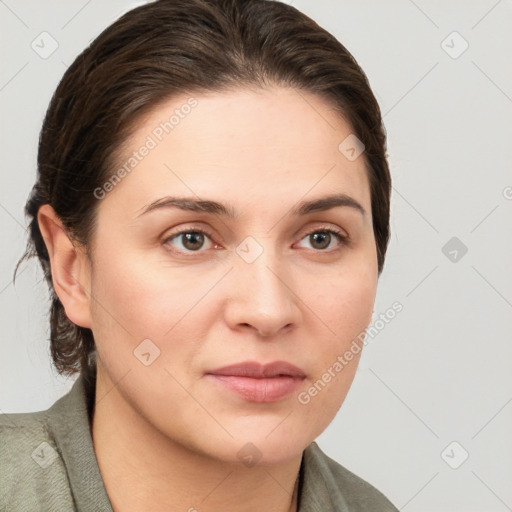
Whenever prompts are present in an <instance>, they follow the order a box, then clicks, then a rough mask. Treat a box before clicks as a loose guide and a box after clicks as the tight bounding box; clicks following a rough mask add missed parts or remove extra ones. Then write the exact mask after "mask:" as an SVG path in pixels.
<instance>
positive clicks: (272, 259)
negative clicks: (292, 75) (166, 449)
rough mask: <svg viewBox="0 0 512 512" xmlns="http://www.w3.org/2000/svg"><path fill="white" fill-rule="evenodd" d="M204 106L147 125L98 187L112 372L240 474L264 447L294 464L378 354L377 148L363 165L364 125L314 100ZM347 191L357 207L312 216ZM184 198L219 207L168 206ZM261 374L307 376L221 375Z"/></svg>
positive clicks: (174, 106) (187, 440)
mask: <svg viewBox="0 0 512 512" xmlns="http://www.w3.org/2000/svg"><path fill="white" fill-rule="evenodd" d="M194 98H195V100H190V98H189V96H186V95H184V96H181V97H179V98H174V99H173V100H172V101H168V102H166V103H164V104H163V105H161V106H159V107H158V108H157V109H156V110H155V111H154V112H152V113H151V114H150V115H148V116H146V118H145V119H144V120H143V121H142V122H141V123H140V124H139V125H138V127H137V130H136V132H135V133H134V135H133V136H132V137H131V138H130V139H129V140H128V141H127V143H126V145H125V146H124V153H123V155H122V156H121V157H120V158H119V160H118V162H117V163H118V166H117V167H116V170H117V169H120V168H122V167H123V166H125V164H126V166H125V167H124V169H125V171H124V172H123V171H119V172H118V173H117V177H118V178H119V179H117V180H115V181H111V182H109V183H108V184H106V185H105V187H103V188H102V190H101V191H98V190H97V191H96V192H95V193H96V195H97V196H98V197H103V196H104V197H103V198H102V199H101V200H100V201H99V209H98V224H97V231H96V232H95V236H94V239H93V241H92V247H93V251H94V252H93V266H92V268H91V274H90V279H91V281H90V286H91V288H90V289H91V296H92V300H91V301H90V324H91V328H92V330H93V333H94V338H95V340H96V344H97V352H98V371H99V372H100V376H103V378H104V379H107V380H108V381H109V382H111V383H112V385H114V383H116V384H115V386H116V390H117V391H118V394H119V396H120V397H121V398H122V400H123V401H124V402H126V404H128V405H129V406H130V408H131V409H133V411H135V414H136V418H137V419H138V420H140V421H142V422H143V424H145V425H147V426H150V427H151V428H154V429H156V431H159V432H160V433H163V434H164V435H165V436H166V437H167V438H169V439H170V440H173V441H174V442H177V443H179V444H180V445H183V446H185V447H187V448H188V449H191V450H193V451H194V452H198V453H201V454H203V455H207V456H210V457H214V458H216V459H220V460H224V461H231V462H238V461H239V459H240V456H241V455H240V453H242V454H243V453H245V452H244V451H243V450H245V451H249V452H250V451H251V450H254V454H253V455H256V454H258V455H257V456H258V457H260V456H261V459H260V464H266V463H267V464H273V463H278V462H280V461H285V460H287V459H290V458H292V457H295V456H297V455H298V454H299V453H301V451H302V450H303V449H304V448H305V447H306V446H307V445H308V444H309V443H311V442H312V441H313V440H314V439H315V438H316V437H317V436H318V435H319V434H320V433H321V432H322V431H323V430H324V429H325V428H326V427H327V425H328V424H329V423H330V422H331V421H332V419H333V418H334V416H335V415H336V413H337V411H338V409H339V408H340V406H341V404H342V403H343V400H344V399H345V396H346V394H347V391H348V389H349V387H350V384H351V382H352V379H353V377H354V373H355V370H356V366H357V362H358V359H359V356H360V351H359V350H356V349H355V348H354V347H356V345H354V343H353V341H354V340H357V338H358V336H359V345H358V347H360V346H361V339H362V338H361V337H360V335H361V333H362V332H363V331H364V329H365V328H366V327H367V325H368V324H369V322H370V319H371V313H372V310H373V303H374V299H375V293H376V286H377V257H376V247H375V240H374V236H373V229H372V212H371V201H370V190H369V182H368V178H367V174H366V170H365V165H364V160H363V158H364V153H363V155H361V157H359V158H355V157H356V156H357V153H358V151H359V150H360V148H359V147H358V146H357V145H356V146H354V142H353V141H354V139H353V138H352V137H351V138H349V139H347V137H349V136H350V135H351V133H352V130H351V128H350V126H349V125H348V124H347V123H346V122H345V121H344V120H343V119H341V118H340V116H339V115H338V114H337V113H335V112H334V111H333V110H332V109H331V108H330V106H329V105H328V104H327V103H325V102H324V101H323V100H321V99H319V98H317V97H316V96H313V95H311V94H308V93H305V92H302V91H301V92H300V93H299V92H297V91H296V90H293V89H284V88H272V89H267V90H265V91H263V90H260V91H246V90H239V91H236V92H229V93H209V94H198V95H196V96H194ZM187 101H188V103H187ZM173 116H174V117H173ZM170 119H171V121H169V120H170ZM166 123H167V124H166ZM345 139H347V140H346V141H345ZM343 141H345V142H344V143H343V144H342V145H341V149H340V144H341V143H342V142H343ZM352 147H353V148H354V151H352V150H351V148H352ZM143 148H146V149H143ZM112 183H114V185H112ZM105 191H108V192H106V193H105ZM334 195H340V196H339V197H341V198H342V199H343V198H344V199H343V200H342V201H341V204H338V205H337V206H333V205H331V207H329V208H321V207H316V208H315V207H313V208H302V210H305V211H301V206H303V205H305V204H308V203H310V202H316V201H318V200H320V199H322V198H327V197H331V196H334ZM171 197H172V198H174V199H180V200H184V199H187V201H188V203H186V204H185V206H187V205H188V206H190V207H191V206H192V205H194V204H196V205H199V206H201V205H202V206H203V207H204V208H203V211H198V210H199V208H194V209H192V208H190V209H183V208H179V207H177V206H172V204H171V202H168V203H167V205H166V203H165V201H166V199H169V198H171ZM200 201H202V202H203V203H200ZM210 201H215V203H219V204H221V205H223V206H222V210H225V212H228V214H226V213H225V212H224V211H221V208H215V207H212V206H211V205H210V206H208V205H209V204H210V203H209V202H210ZM151 205H153V206H151ZM156 205H158V206H156ZM317 206H321V203H319V204H317ZM229 213H231V214H232V215H230V214H229ZM326 230H331V231H330V232H326ZM180 231H184V232H185V234H181V235H179V234H178V233H179V232H180ZM187 233H188V234H187ZM335 233H339V235H340V236H339V237H338V236H337V235H336V234H335ZM347 351H348V352H351V354H352V357H350V356H346V353H347ZM248 361H252V362H258V363H260V364H262V365H265V364H267V363H271V362H275V361H286V362H288V363H290V364H293V365H294V366H296V367H297V368H299V369H300V370H301V371H302V372H303V378H298V377H295V378H292V377H280V378H279V377H274V378H273V379H270V378H269V379H254V378H248V377H238V378H236V377H227V378H221V377H219V376H216V377H215V376H213V375H211V372H213V371H214V370H216V369H219V368H222V367H226V366H229V365H234V364H237V363H244V362H248ZM341 361H343V363H342V362H341ZM340 367H341V369H340ZM225 373H229V372H225ZM285 373H286V371H285ZM237 389H238V391H237ZM105 400H108V397H107V398H106V399H105ZM247 443H252V445H254V447H255V448H254V447H253V446H252V445H248V444H247ZM242 448H243V450H242V452H240V450H241V449H242ZM256 450H257V451H256ZM239 452H240V453H239ZM258 452H259V453H258Z"/></svg>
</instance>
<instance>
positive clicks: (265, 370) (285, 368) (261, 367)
mask: <svg viewBox="0 0 512 512" xmlns="http://www.w3.org/2000/svg"><path fill="white" fill-rule="evenodd" d="M208 373H209V374H212V375H226V376H234V377H251V378H254V379H265V378H272V377H281V376H288V377H300V378H304V377H305V376H306V374H305V373H304V372H303V371H302V370H301V369H300V368H298V367H297V366H295V365H293V364H291V363H288V362H286V361H274V362H272V363H267V364H261V363H258V362H257V361H244V362H242V363H236V364H232V365H229V366H223V367H222V368H217V369H216V370H212V371H209V372H208Z"/></svg>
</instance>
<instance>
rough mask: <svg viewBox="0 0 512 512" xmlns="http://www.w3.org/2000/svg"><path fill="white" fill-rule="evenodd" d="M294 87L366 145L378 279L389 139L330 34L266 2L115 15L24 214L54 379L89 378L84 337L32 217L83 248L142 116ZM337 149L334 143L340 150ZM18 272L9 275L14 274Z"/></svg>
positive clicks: (71, 75)
mask: <svg viewBox="0 0 512 512" xmlns="http://www.w3.org/2000/svg"><path fill="white" fill-rule="evenodd" d="M269 85H282V86H286V87H293V88H295V89H296V90H298V91H306V92H310V93H314V94H317V95H319V96H320V97H322V98H323V99H325V100H327V101H328V102H329V104H331V105H332V106H333V107H334V108H335V109H337V110H338V111H339V113H340V115H343V116H344V118H345V119H346V120H347V121H348V122H349V123H350V125H351V127H352V129H353V131H354V133H355V135H356V136H357V137H358V138H359V139H360V140H361V141H362V142H363V144H364V145H365V151H364V153H363V156H364V159H365V163H366V167H367V172H368V178H369V183H370V192H371V204H372V216H373V230H374V234H375V240H376V246H377V260H378V271H379V274H380V273H381V272H382V268H383V265H384V258H385V254H386V249H387V245H388V240H389V211H390V195H391V178H390V174H389V168H388V163H387V155H386V132H385V129H384V126H383V123H382V118H381V112H380V109H379V105H378V103H377V100H376V99H375V97H374V95H373V93H372V91H371V88H370V85H369V83H368V80H367V78H366V75H365V74H364V72H363V71H362V69H361V68H360V67H359V65H358V64H357V62H356V61H355V59H354V58H353V57H352V55H351V54H350V53H349V52H348V51H347V50H346V48H345V47H344V46H343V45H342V44H341V43H340V42H339V41H338V40H337V39H336V38H335V37H334V36H332V35H331V34H330V33H329V32H327V31H326V30H324V29H323V28H321V27H320V26H319V25H318V24H317V23H316V22H314V21H313V20H312V19H310V18H309V17H308V16H306V15H305V14H303V13H301V12H300V11H299V10H297V9H295V8H294V7H292V6H289V5H287V4H284V3H280V2H278V1H272V0H158V1H155V2H152V3H149V4H146V5H144V6H141V7H137V8H136V9H133V10H131V11H129V12H128V13H126V14H124V15H123V16H122V17H121V18H119V19H118V20H117V21H116V22H115V23H113V24H112V25H110V26H109V27H108V28H107V29H105V30H104V31H103V32H102V33H101V34H100V35H99V36H98V37H97V38H96V39H95V40H94V41H93V42H92V43H91V45H90V46H89V47H88V48H86V49H85V50H84V51H83V52H82V53H81V54H80V55H79V56H78V57H77V58H76V59H75V61H74V62H73V64H72V65H71V66H70V67H69V68H68V70H67V71H66V72H65V74H64V76H63V78H62V80H61V81H60V83H59V85H58V87H57V89H56V91H55V93H54V95H53V97H52V100H51V102H50V105H49V107H48V110H47V112H46V116H45V119H44V122H43V125H42V129H41V133H40V139H39V149H38V158H37V165H38V173H37V181H36V183H35V185H34V187H33V189H32V192H31V194H30V196H29V198H28V201H27V204H26V206H25V213H26V215H27V216H28V218H29V222H30V223H29V240H28V243H27V249H26V252H25V254H24V255H23V257H22V258H21V259H20V261H19V262H18V265H17V267H16V270H17V268H18V266H19V264H20V263H21V262H22V261H23V260H24V259H26V258H30V257H33V256H37V257H38V259H39V261H40V263H41V266H42V268H43V271H44V275H45V278H46V280H47V282H48V286H49V288H50V294H51V306H50V308H51V310H50V347H51V355H52V359H53V361H54V365H55V367H56V369H57V371H58V372H59V373H62V374H67V375H70V374H73V373H75V372H78V371H82V373H83V374H84V376H85V378H86V379H87V378H88V376H89V378H90V375H92V372H94V366H95V365H94V362H93V360H94V358H93V357H91V355H93V354H94V352H93V350H94V338H93V334H92V331H91V330H90V329H87V328H83V327H80V326H77V325H75V324H73V323H72V322H71V321H70V320H69V319H68V318H67V316H66V313H65V311H64V308H63V306H62V303H61V302H60V300H59V298H58V297H57V295H56V293H55V290H54V288H53V283H52V275H51V268H50V261H49V256H48V251H47V249H46V245H45V243H44V240H43V238H42V236H41V231H40V229H39V225H38V222H37V212H38V210H39V207H40V206H41V205H43V204H50V205H51V206H52V207H53V209H54V210H55V212H56V213H57V215H58V217H59V218H60V220H61V221H62V223H63V225H64V226H65V228H66V230H67V232H68V235H69V236H70V238H71V239H73V240H74V241H76V243H77V244H80V245H82V246H83V247H85V249H86V251H87V254H89V255H90V252H89V251H88V249H90V248H89V247H88V242H89V241H90V240H91V236H92V235H93V233H94V231H95V221H96V210H97V206H98V202H99V200H98V198H97V197H96V196H95V195H94V190H95V189H97V188H98V187H101V186H102V185H103V184H104V183H105V182H106V181H108V179H109V178H110V177H111V176H112V175H113V173H114V172H115V170H116V167H115V164H116V162H115V156H116V151H118V150H119V148H120V147H121V145H122V143H123V142H124V141H126V140H127V138H128V137H129V135H130V134H131V132H132V130H133V129H134V128H135V127H136V124H137V121H138V120H139V119H141V116H143V115H144V114H146V113H148V112H149V111H150V110H153V109H154V108H155V107H156V106H157V105H158V104H160V103H162V102H163V101H167V100H169V99H171V98H172V97H173V96H175V95H178V94H180V95H181V94H183V93H190V94H192V93H194V94H196V93H200V92H207V91H219V92H221V91H226V90H230V89H231V90H233V89H240V88H244V87H245V88H247V87H251V88H264V87H266V86H269ZM340 142H341V141H340ZM16 270H15V275H16Z"/></svg>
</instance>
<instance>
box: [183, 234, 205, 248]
mask: <svg viewBox="0 0 512 512" xmlns="http://www.w3.org/2000/svg"><path fill="white" fill-rule="evenodd" d="M184 236H185V239H186V242H185V244H184V245H185V247H187V249H198V248H199V247H201V245H203V241H202V240H201V237H202V234H201V233H185V234H184ZM197 237H199V242H198V240H197ZM190 242H191V243H192V245H191V246H189V245H188V244H189V243H190Z"/></svg>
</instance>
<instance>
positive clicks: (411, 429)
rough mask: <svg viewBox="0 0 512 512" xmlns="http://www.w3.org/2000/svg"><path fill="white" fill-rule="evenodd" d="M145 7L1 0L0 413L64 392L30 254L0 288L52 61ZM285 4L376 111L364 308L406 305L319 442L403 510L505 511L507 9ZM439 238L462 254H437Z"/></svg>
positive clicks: (430, 2)
mask: <svg viewBox="0 0 512 512" xmlns="http://www.w3.org/2000/svg"><path fill="white" fill-rule="evenodd" d="M141 3H143V2H140V1H139V2H130V1H127V0H109V1H103V2H101V1H99V0H89V1H86V0H68V1H66V2H62V1H57V0H47V1H45V2H36V1H35V0H16V1H15V0H0V17H1V18H0V20H1V22H0V55H1V76H0V106H1V131H0V144H1V156H2V159H1V162H2V165H1V169H2V171H1V185H0V223H1V226H2V240H3V241H4V242H3V250H2V251H1V260H0V261H1V263H0V265H1V268H0V307H1V308H0V310H1V312H2V334H1V336H2V338H1V348H2V352H1V354H2V357H1V358H0V410H1V412H22V411H35V410H40V409H45V408H47V407H48V406H50V405H51V404H52V403H53V402H54V401H55V400H56V399H57V398H58V397H60V396H62V395H63V394H64V393H65V392H66V391H67V390H68V389H69V388H70V387H71V384H72V382H73V380H66V379H63V378H61V377H58V376H57V375H56V372H55V371H54V370H53V369H52V366H51V362H50V357H49V350H48V342H47V338H48V327H47V317H46V315H47V311H48V300H47V289H46V285H45V283H44V281H43V275H42V271H41V270H40V269H39V267H38V264H36V262H35V260H34V261H32V262H31V263H30V264H25V265H23V266H22V267H21V269H20V271H21V274H20V275H19V277H18V280H17V282H16V286H15V287H14V286H13V285H12V283H11V278H12V272H13V269H14V266H15V263H16V261H17V260H18V258H19V257H20V256H21V254H22V253H23V250H24V247H25V241H26V233H25V225H26V223H25V219H24V215H23V206H24V204H25V201H26V199H27V195H28V193H29V191H30V188H31V187H32V185H33V182H34V179H35V172H36V150H37V140H38V134H39V130H40V127H41V122H42V119H43V115H44V112H45V110H46V108H47V105H48V102H49V100H50V97H51V95H52V93H53V91H54V89H55V87H56V85H57V83H58V81H59V80H60V78H61V76H62V74H63V73H64V71H65V70H66V67H67V66H68V65H69V64H70V63H71V62H72V61H73V60H74V58H75V57H76V55H78V53H80V52H81V51H82V49H83V48H84V47H85V46H86V45H87V44H88V43H89V42H90V41H91V40H92V39H93V38H94V37H96V35H97V34H98V33H99V32H100V31H102V30H103V29H104V28H105V27H106V26H107V25H109V24H110V23H111V22H112V21H114V19H116V18H117V17H118V16H119V15H121V14H122V13H124V12H125V11H127V10H129V9H130V8H132V7H134V6H136V5H139V4H141ZM287 3H291V4H292V5H294V6H296V7H297V8H299V9H300V10H302V11H303V12H305V13H306V14H308V15H309V16H311V17H312V18H313V19H315V20H316V21H317V22H318V23H319V24H320V25H322V26H323V27H325V28H326V29H327V30H329V31H330V32H332V33H333V34H334V35H335V36H336V37H338V39H339V40H340V41H341V42H342V43H343V44H345V45H346V46H347V48H348V49H349V50H350V51H351V52H352V53H353V55H354V56H355V57H356V59H357V60H358V62H359V63H360V64H361V66H362V67H363V69H364V70H365V72H366V73H367V75H368V77H369V79H370V83H371V85H372V88H373V90H374V92H375V94H376V96H377V99H378V100H379V102H380V105H381V108H382V110H383V113H384V121H385V124H386V128H387V131H388V136H389V155H390V164H391V169H392V175H393V197H392V223H391V225H392V240H391V245H390V248H389V253H388V256H387V262H386V266H385V270H384V274H383V275H382V277H381V279H380V284H379V292H378V298H377V302H376V306H375V314H376V315H377V316H378V314H379V313H381V312H384V311H386V310H387V309H388V308H389V307H390V306H391V304H392V303H393V302H394V301H399V302H400V303H401V304H403V311H402V312H400V313H399V314H398V315H397V316H396V318H395V319H394V320H392V321H391V322H390V323H389V324H387V325H386V326H385V328H384V329H382V330H381V331H380V332H379V334H378V336H376V337H375V338H374V339H371V340H370V342H369V344H368V346H367V347H366V348H365V350H364V354H363V357H362V359H361V363H360V367H359V370H358V373H357V375H356V379H355V381H354V384H353V386H352V389H351V391H350V393H349V395H348V398H347V400H346V402H345V403H344V405H343V407H342V409H341V411H340V413H339V414H338V416H337V417H336V419H335V420H334V421H333V422H332V424H331V425H330V426H329V427H328V429H327V430H326V431H325V432H324V433H323V434H322V435H321V436H320V437H319V438H318V443H319V444H320V446H321V447H322V448H323V449H324V450H325V451H326V452H327V454H328V455H330V456H331V457H332V458H334V459H336V460H338V461H339V462H340V463H342V464H343V465H345V466H347V467H348V468H350V469H351V470H352V471H354V472H356V473H357V474H359V475H360V476H362V477H363V478H365V479H367V480H368V481H370V482H371V483H373V484H374V485H375V486H377V487H378V488H379V489H380V490H382V491H383V492H384V493H385V494H386V495H387V496H388V497H389V498H390V499H391V500H392V501H393V502H394V503H395V504H396V505H397V506H398V507H399V508H400V509H401V510H406V511H410V512H414V511H416V512H427V511H429V512H432V511H436V512H443V511H449V512H454V511H465V512H472V511H478V512H484V511H485V512H494V511H496V512H501V511H506V510H512V486H511V485H510V482H512V436H511V435H510V433H511V426H512V403H511V401H512V382H511V377H510V375H511V367H512V343H510V341H511V339H510V330H511V329H510V328H511V317H512V315H511V309H512V286H511V285H512V272H511V270H510V262H511V261H512V244H511V237H510V233H511V227H512V226H511V224H512V222H511V221H512V215H511V214H512V188H510V187H512V173H511V167H510V166H511V163H512V149H511V148H512V133H511V132H512V116H511V114H512V99H511V98H512V68H511V66H510V62H512V58H511V57H512V45H511V39H512V36H511V27H512V24H511V22H512V2H511V1H510V0H508V1H505V0H501V1H495V0H478V1H476V0H474V1H462V0H459V1H454V0H452V1H450V2H446V1H439V0H415V1H412V0H393V1H377V0H373V1H370V0H363V1H362V0H342V1H340V0H322V1H318V0H315V1H314V2H313V1H305V0H293V1H291V2H290V1H288V2H287ZM43 31H46V32H48V33H49V34H51V36H52V37H53V38H54V39H55V40H56V41H57V42H58V48H57V50H56V51H55V52H54V53H53V54H52V55H50V56H49V57H48V58H46V59H43V58H41V57H40V55H38V53H36V52H35V51H34V50H33V49H32V47H31V44H32V41H34V40H36V42H37V41H40V39H38V37H39V38H40V37H41V36H40V34H41V32H43ZM454 31H456V32H458V33H459V34H460V36H459V35H456V34H455V35H453V34H452V33H453V32H454ZM45 37H46V36H45ZM443 41H445V42H444V43H443ZM464 41H467V43H468V44H469V47H468V48H467V50H466V51H464V52H463V53H462V54H461V55H458V54H459V53H460V52H461V50H462V49H464V46H465V43H464ZM40 45H41V43H40ZM46 48H47V49H48V48H49V46H48V45H47V46H46ZM450 53H451V55H450ZM454 57H456V58H454ZM452 237H457V239H458V240H459V241H456V242H455V243H456V244H458V245H459V246H458V247H457V246H454V247H451V246H448V248H447V249H445V252H446V253H447V256H446V255H445V254H444V253H443V251H442V248H443V247H444V246H445V244H446V243H447V242H448V241H449V240H450V239H452ZM452 243H453V242H452ZM461 244H464V246H466V247H467V253H466V254H464V255H462V252H461V250H460V247H462V246H461ZM454 249H455V251H457V252H456V253H454V252H453V250H454ZM450 251H452V252H451V254H450ZM454 259H455V261H453V260H454ZM453 441H456V443H458V444H456V445H451V446H449V445H450V443H452V442H453ZM447 447H448V449H447V450H445V448H447ZM465 451H467V452H468V454H469V457H468V459H467V460H466V461H465V462H464V463H462V464H461V465H460V466H459V467H458V469H453V468H452V467H450V465H449V464H451V466H457V465H459V464H460V463H461V461H462V460H463V455H464V453H465ZM442 453H444V455H443V456H442V455H441V454H442ZM448 463H449V464H448Z"/></svg>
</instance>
